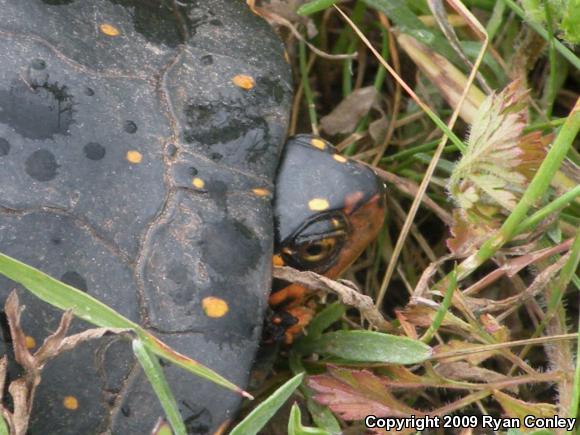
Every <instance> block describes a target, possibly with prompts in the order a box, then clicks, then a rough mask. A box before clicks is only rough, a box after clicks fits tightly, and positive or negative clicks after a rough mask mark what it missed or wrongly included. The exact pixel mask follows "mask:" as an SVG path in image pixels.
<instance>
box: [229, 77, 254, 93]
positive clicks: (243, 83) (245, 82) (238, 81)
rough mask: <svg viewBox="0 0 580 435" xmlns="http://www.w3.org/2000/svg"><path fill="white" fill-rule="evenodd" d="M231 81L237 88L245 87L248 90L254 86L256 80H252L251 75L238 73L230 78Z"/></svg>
mask: <svg viewBox="0 0 580 435" xmlns="http://www.w3.org/2000/svg"><path fill="white" fill-rule="evenodd" d="M232 82H233V83H234V85H236V86H237V87H238V88H242V89H245V90H246V91H249V90H250V89H252V88H253V87H254V85H255V84H256V82H255V81H254V79H253V78H252V77H250V76H247V75H245V74H238V75H237V76H235V77H234V78H233V79H232Z"/></svg>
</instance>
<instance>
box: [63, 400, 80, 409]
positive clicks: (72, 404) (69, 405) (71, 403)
mask: <svg viewBox="0 0 580 435" xmlns="http://www.w3.org/2000/svg"><path fill="white" fill-rule="evenodd" d="M62 405H63V406H64V407H65V408H66V409H69V410H71V411H76V410H77V409H78V408H79V401H78V400H77V398H76V397H75V396H65V397H64V399H63V400H62Z"/></svg>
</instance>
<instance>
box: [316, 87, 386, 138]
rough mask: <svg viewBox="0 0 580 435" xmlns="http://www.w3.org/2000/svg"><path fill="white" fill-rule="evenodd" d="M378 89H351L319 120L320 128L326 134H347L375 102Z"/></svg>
mask: <svg viewBox="0 0 580 435" xmlns="http://www.w3.org/2000/svg"><path fill="white" fill-rule="evenodd" d="M377 98H378V91H377V89H376V88H375V87H374V86H367V87H364V88H359V89H356V90H355V91H353V92H352V93H351V94H350V95H349V96H348V97H346V98H345V99H344V100H342V101H341V102H340V104H339V105H338V106H336V107H335V109H334V110H333V111H332V112H330V113H329V114H328V115H326V116H325V117H323V118H322V119H321V120H320V128H321V130H323V131H325V132H326V133H327V134H329V135H331V136H333V135H335V134H339V133H341V134H349V133H351V132H352V131H353V130H354V129H355V128H356V126H357V124H358V123H359V121H360V120H361V119H362V118H363V117H364V116H365V115H366V114H367V113H368V112H369V110H371V108H372V107H373V106H374V105H376V104H377Z"/></svg>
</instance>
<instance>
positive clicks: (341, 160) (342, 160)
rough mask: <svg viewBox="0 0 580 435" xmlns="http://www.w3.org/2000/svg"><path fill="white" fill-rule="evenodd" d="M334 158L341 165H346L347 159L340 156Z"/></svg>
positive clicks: (336, 155)
mask: <svg viewBox="0 0 580 435" xmlns="http://www.w3.org/2000/svg"><path fill="white" fill-rule="evenodd" d="M332 158H333V159H334V160H336V161H337V162H339V163H346V157H343V156H341V155H340V154H335V155H333V156H332Z"/></svg>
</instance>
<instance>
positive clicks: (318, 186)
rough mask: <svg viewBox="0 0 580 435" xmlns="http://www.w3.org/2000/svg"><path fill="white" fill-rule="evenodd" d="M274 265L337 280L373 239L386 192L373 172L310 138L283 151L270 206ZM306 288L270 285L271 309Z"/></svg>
mask: <svg viewBox="0 0 580 435" xmlns="http://www.w3.org/2000/svg"><path fill="white" fill-rule="evenodd" d="M274 216H275V249H274V250H275V255H274V264H276V265H288V266H292V267H295V268H296V269H300V270H313V271H315V272H318V273H320V274H323V275H326V276H328V277H331V278H334V277H336V276H338V275H340V274H341V273H342V272H343V271H344V270H345V269H346V268H347V267H348V266H349V265H350V264H351V263H352V262H353V261H354V260H356V258H357V257H358V256H359V255H360V254H361V253H362V251H363V250H364V249H365V247H366V246H367V245H368V244H369V243H370V242H371V241H372V240H373V239H374V238H375V237H376V235H377V233H378V232H379V229H380V228H381V225H382V223H383V220H384V217H385V187H384V184H383V183H382V181H381V180H380V179H379V178H378V177H377V175H376V174H375V173H374V172H373V170H372V169H371V168H369V167H367V166H365V165H363V164H362V163H359V162H356V161H354V160H350V159H348V158H346V157H343V156H342V155H340V154H338V153H337V151H336V150H335V148H334V147H333V146H332V145H330V144H329V143H328V142H326V141H324V140H322V139H320V138H316V137H312V136H309V135H300V136H295V137H293V138H291V139H290V140H289V141H288V143H287V144H286V147H285V149H284V154H283V156H282V159H281V163H280V167H279V169H278V175H277V180H276V196H275V203H274ZM304 292H305V289H304V288H302V287H301V286H299V285H298V284H291V285H288V284H287V283H284V284H281V283H279V282H275V283H274V289H273V293H272V296H271V297H270V304H271V305H273V306H292V304H293V303H295V302H296V303H297V302H298V301H299V300H301V299H302V295H303V294H304Z"/></svg>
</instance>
